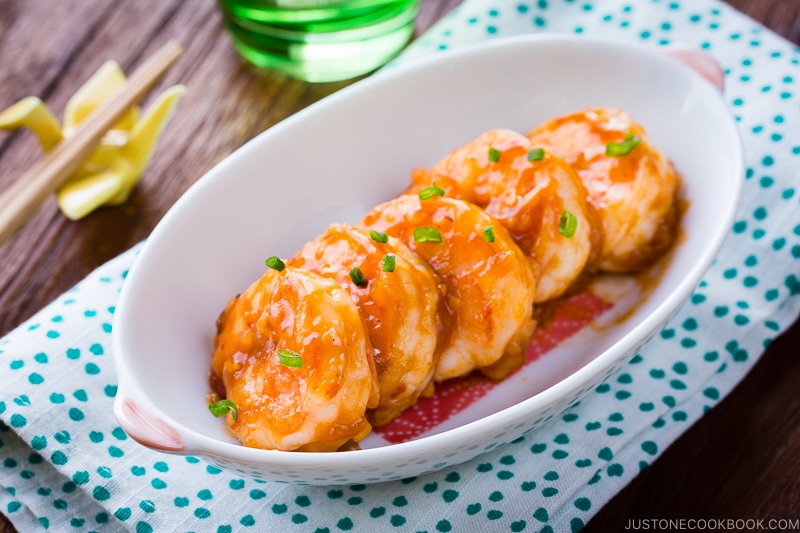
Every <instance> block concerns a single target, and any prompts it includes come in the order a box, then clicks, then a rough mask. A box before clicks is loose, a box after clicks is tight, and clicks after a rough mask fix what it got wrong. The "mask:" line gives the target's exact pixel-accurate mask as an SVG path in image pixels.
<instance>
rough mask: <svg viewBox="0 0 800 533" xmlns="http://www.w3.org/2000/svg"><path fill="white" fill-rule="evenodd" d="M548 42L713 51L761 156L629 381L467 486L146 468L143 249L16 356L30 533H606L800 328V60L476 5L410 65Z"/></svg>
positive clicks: (598, 392) (558, 14)
mask: <svg viewBox="0 0 800 533" xmlns="http://www.w3.org/2000/svg"><path fill="white" fill-rule="evenodd" d="M539 31H553V32H567V33H572V34H580V35H607V36H610V37H614V38H618V39H623V40H627V41H628V42H634V43H639V44H641V45H642V46H650V47H656V48H658V47H663V46H666V45H668V44H671V43H684V44H689V45H694V46H696V47H699V48H702V49H705V50H706V51H708V52H709V53H710V54H712V55H713V56H714V57H715V58H716V59H717V60H718V61H719V62H720V63H721V65H722V66H723V68H724V69H725V72H726V80H725V81H726V92H725V96H724V98H725V99H726V101H727V102H728V104H729V107H730V110H731V112H732V113H733V114H734V115H735V116H736V117H737V120H738V124H739V127H740V132H741V135H742V137H743V139H744V141H745V145H746V146H747V150H746V154H747V158H748V159H747V162H746V163H747V173H746V174H745V176H743V179H744V180H745V191H744V195H743V201H742V204H741V207H740V209H739V211H738V213H737V216H736V218H735V222H734V224H733V226H732V228H731V230H732V231H731V235H730V236H729V238H728V241H727V242H726V244H725V246H724V247H723V248H722V250H721V251H720V253H719V254H718V256H717V258H716V260H715V263H714V265H713V266H712V267H711V269H710V270H709V271H708V272H707V273H706V275H705V277H704V279H703V281H702V282H701V283H700V285H699V286H698V288H697V289H696V291H695V293H694V294H693V295H692V296H691V298H690V300H689V301H688V302H687V303H686V305H685V306H684V307H683V308H682V309H681V311H680V312H679V313H678V314H677V315H676V316H675V317H674V318H673V319H672V320H671V322H670V323H669V324H667V325H666V326H665V327H664V328H663V329H662V330H661V331H660V332H659V334H658V335H656V337H655V338H654V339H653V340H652V341H651V342H650V343H649V344H648V345H646V346H644V347H643V348H641V350H640V351H639V353H638V354H636V355H635V356H634V357H633V358H632V359H631V360H630V361H629V362H627V363H625V364H623V365H622V368H620V369H618V370H617V371H616V372H615V373H613V374H611V375H609V376H607V378H606V379H605V380H604V382H603V383H601V384H599V385H597V386H596V387H594V388H593V389H592V390H590V391H589V392H588V394H587V396H586V397H585V398H584V399H582V400H581V401H580V402H579V403H576V404H573V405H572V406H570V407H568V408H567V409H566V410H565V411H563V412H562V413H560V414H559V415H557V416H555V417H553V418H552V419H551V420H549V421H548V422H546V423H544V425H542V426H541V427H539V428H538V429H536V430H535V431H531V432H529V433H527V434H526V435H524V436H523V437H521V438H519V439H516V440H515V441H514V442H512V443H510V444H507V445H505V446H502V447H499V448H498V449H489V450H486V453H484V455H482V456H480V457H478V458H477V459H475V460H473V461H471V462H468V463H465V464H463V465H460V466H457V467H446V468H444V469H443V470H440V471H438V472H435V473H432V474H428V475H425V476H420V477H417V478H409V479H404V480H400V481H393V482H385V483H378V484H375V485H370V486H369V487H367V486H365V485H340V486H328V487H309V486H292V485H284V484H278V483H270V482H264V481H260V480H256V479H251V478H248V477H246V476H243V475H237V474H236V473H231V472H226V471H223V470H221V469H220V468H218V467H217V466H215V465H213V464H209V463H207V462H206V461H205V460H203V459H202V458H199V457H179V456H172V455H163V454H160V453H157V452H154V451H151V450H148V449H146V448H144V447H142V446H140V445H138V444H137V443H136V442H135V441H134V440H133V439H130V438H128V436H127V435H126V434H125V432H124V431H122V429H121V428H120V427H119V426H118V424H117V423H116V421H115V420H114V418H113V416H112V414H111V412H112V403H113V400H114V397H115V396H116V394H117V382H116V375H115V369H114V364H113V359H112V356H113V348H112V346H111V342H110V341H111V336H110V332H111V331H112V329H113V321H114V312H115V306H116V301H117V298H118V292H119V289H120V287H121V285H122V284H123V281H124V279H125V277H126V276H127V273H128V269H129V268H130V267H131V264H132V263H133V259H134V257H135V255H136V254H137V252H138V247H137V248H134V249H133V250H131V251H130V252H128V253H126V254H124V255H123V256H120V257H119V258H117V259H115V260H114V261H112V262H110V263H108V264H107V265H105V266H103V267H102V268H101V269H99V270H98V271H96V272H94V273H93V274H91V275H90V276H89V277H88V278H87V279H86V280H84V281H83V282H82V283H81V284H79V285H78V286H77V287H75V288H74V289H72V290H71V291H69V292H68V293H66V294H65V295H63V296H62V297H61V298H59V299H58V300H57V301H55V302H53V304H52V305H50V306H49V307H48V308H46V309H45V310H43V311H42V312H40V313H39V314H37V315H36V316H34V317H33V318H31V319H30V320H29V321H28V322H27V323H25V324H23V325H21V326H20V327H19V328H18V329H17V330H15V331H14V332H12V333H11V334H9V335H8V336H7V337H6V338H5V339H2V340H0V379H2V382H3V383H4V387H3V388H2V392H0V485H1V486H2V488H0V510H2V511H3V512H4V513H5V514H6V515H7V516H8V517H9V518H10V519H11V520H12V521H13V522H14V523H15V524H16V525H17V528H18V529H20V530H21V531H28V530H34V529H36V528H41V527H45V528H49V529H51V530H59V531H61V530H75V531H98V532H99V531H113V532H116V531H136V532H143V533H144V532H151V531H211V532H214V531H216V532H218V533H225V532H233V531H265V530H270V531H282V530H286V531H316V532H319V533H323V532H327V533H333V532H341V531H367V530H373V531H399V532H414V531H428V532H433V531H438V532H449V531H476V530H486V531H513V532H523V531H530V532H534V531H536V532H538V531H549V532H554V531H578V530H580V529H581V528H582V527H583V526H584V524H586V523H588V521H589V520H590V519H591V517H592V515H593V514H594V513H596V512H597V511H598V510H599V509H600V508H602V506H603V505H604V504H605V503H606V502H607V501H608V500H609V499H610V498H611V497H612V496H613V495H614V494H615V493H616V492H618V491H619V490H620V489H621V488H622V487H623V486H625V484H626V483H628V482H629V481H630V480H631V479H632V478H633V477H634V476H636V475H637V474H638V472H640V471H641V470H642V469H644V468H646V467H647V465H649V464H651V463H652V461H654V460H655V459H656V458H657V457H658V456H659V454H660V453H662V452H663V451H664V450H665V449H666V448H667V447H669V445H670V443H671V442H672V441H674V440H675V439H676V438H677V437H678V436H679V435H680V434H681V433H682V432H683V431H685V430H686V428H688V427H689V425H690V424H691V423H692V422H693V421H695V420H697V419H698V418H699V417H701V416H702V415H703V414H704V413H705V412H707V411H708V410H709V409H711V408H713V407H714V406H715V405H716V404H717V403H718V402H720V401H721V400H722V399H723V398H724V397H725V395H726V394H727V393H728V392H729V391H730V390H731V389H732V387H733V386H734V385H735V384H736V383H737V382H738V381H739V380H740V379H741V378H742V377H743V376H744V375H745V374H746V373H747V371H748V370H749V369H750V368H751V367H752V366H753V365H754V364H755V362H756V361H757V359H758V356H759V355H760V354H761V353H762V352H763V350H764V349H765V347H766V346H767V345H768V344H769V342H770V341H771V340H772V339H773V338H775V337H776V336H777V335H778V334H779V333H780V332H781V331H782V330H783V329H784V328H786V327H787V326H788V325H789V324H791V323H792V322H793V321H794V320H795V319H796V317H797V315H798V313H799V312H800V298H797V296H798V295H800V274H798V272H800V262H799V261H800V209H798V202H800V197H798V195H797V194H796V192H795V190H796V187H797V185H796V183H794V181H793V177H795V176H796V171H795V169H796V168H797V167H798V165H799V164H800V128H799V127H798V123H797V121H798V118H797V113H796V109H797V107H798V98H800V95H798V94H796V93H797V91H796V90H795V89H794V83H795V81H796V80H797V77H798V75H797V68H798V65H800V51H798V50H797V49H795V48H792V47H790V46H789V45H787V44H786V43H785V42H784V41H782V40H780V39H779V38H776V37H775V36H774V35H772V34H771V33H769V32H768V31H766V30H764V29H762V28H761V27H759V26H758V25H756V24H754V23H753V22H752V21H750V20H748V19H747V18H745V17H744V16H742V15H740V14H738V13H736V12H734V11H733V10H731V9H730V8H728V7H727V6H725V5H723V4H720V3H717V2H714V1H711V0H693V1H692V2H688V1H683V2H677V1H676V2H668V1H666V0H646V1H642V2H632V1H630V0H628V1H619V0H604V1H603V2H598V1H596V0H595V1H589V0H582V1H575V0H466V1H465V2H464V3H463V4H462V5H461V6H460V7H458V8H457V9H456V10H455V11H454V12H453V13H451V15H449V16H448V17H446V18H445V19H444V20H443V21H441V22H440V23H439V24H437V25H436V26H434V27H433V28H432V29H431V30H429V31H428V32H427V33H426V34H425V35H423V36H422V37H421V38H420V39H418V40H417V41H416V43H415V44H414V45H412V46H411V47H410V48H409V50H407V52H406V53H405V54H404V55H403V57H402V58H401V59H400V62H403V61H405V62H409V61H413V60H414V58H415V57H419V56H423V55H425V54H430V53H446V51H447V50H451V49H456V48H459V47H460V46H462V45H464V44H467V43H473V42H476V41H481V40H487V39H496V38H499V37H504V36H510V35H515V34H521V33H533V32H539ZM795 181H796V180H795ZM134 268H135V267H134ZM65 375H69V376H70V379H69V380H65V379H63V376H65ZM492 448H493V447H492Z"/></svg>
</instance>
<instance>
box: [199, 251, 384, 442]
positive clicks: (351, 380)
mask: <svg viewBox="0 0 800 533" xmlns="http://www.w3.org/2000/svg"><path fill="white" fill-rule="evenodd" d="M293 353H294V354H297V355H299V357H295V356H293ZM287 356H288V357H287ZM292 362H295V363H294V364H297V362H299V363H300V368H295V367H293V366H288V365H292ZM213 380H216V381H217V382H221V383H222V385H223V386H224V389H225V393H226V397H227V399H228V400H231V401H232V402H234V403H235V404H236V406H237V408H238V417H237V419H236V420H234V419H233V417H232V415H231V414H228V416H227V422H228V426H229V427H230V429H231V430H232V431H233V433H234V434H235V435H236V437H237V438H238V439H239V440H240V441H241V442H242V444H244V445H245V446H250V447H254V448H264V449H273V450H298V451H334V450H336V449H338V448H339V447H340V446H342V445H343V444H345V443H346V442H348V441H350V440H351V439H352V440H353V441H359V440H361V439H362V438H364V437H365V436H366V435H367V434H368V433H369V432H370V431H371V429H372V428H371V426H370V424H369V422H368V420H367V418H366V410H367V408H368V407H374V406H376V405H377V401H378V388H377V375H376V371H375V365H374V361H373V360H372V346H371V345H370V342H369V338H368V337H367V333H366V327H365V325H364V322H363V320H362V319H361V317H360V316H359V314H358V310H357V309H356V306H355V304H354V303H353V302H352V300H351V299H350V295H349V293H348V292H347V290H345V289H344V288H342V287H341V286H340V285H338V284H337V283H336V282H335V281H333V280H330V279H327V278H323V277H322V276H319V275H317V274H313V273H311V272H307V271H305V270H301V269H297V268H293V267H286V268H285V269H283V270H281V271H276V270H269V271H267V272H266V273H265V274H264V275H263V276H262V277H261V278H260V279H259V280H257V281H256V282H255V283H253V284H252V285H251V286H250V287H249V288H248V289H247V290H246V291H245V292H244V293H243V294H241V295H239V296H237V297H236V298H234V299H233V300H231V302H230V303H229V304H228V306H227V307H226V309H225V310H224V311H223V313H222V314H221V315H220V317H219V319H218V321H217V335H216V336H215V338H214V353H213V359H212V381H213Z"/></svg>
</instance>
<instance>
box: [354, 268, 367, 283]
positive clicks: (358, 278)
mask: <svg viewBox="0 0 800 533" xmlns="http://www.w3.org/2000/svg"><path fill="white" fill-rule="evenodd" d="M350 279H351V280H352V281H353V283H354V284H355V285H357V286H358V287H366V285H367V280H366V279H365V278H364V273H363V272H361V269H360V268H358V267H355V268H354V269H352V270H351V271H350Z"/></svg>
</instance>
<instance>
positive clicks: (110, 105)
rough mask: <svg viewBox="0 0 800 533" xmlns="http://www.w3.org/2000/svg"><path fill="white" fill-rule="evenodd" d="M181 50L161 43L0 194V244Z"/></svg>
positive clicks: (168, 65)
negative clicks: (121, 84)
mask: <svg viewBox="0 0 800 533" xmlns="http://www.w3.org/2000/svg"><path fill="white" fill-rule="evenodd" d="M182 52H183V48H182V47H181V45H180V44H179V43H177V42H175V41H169V42H168V43H167V44H165V45H164V46H163V47H161V48H160V49H159V50H158V51H157V52H156V53H155V54H153V55H152V56H151V57H150V58H149V59H148V60H147V61H145V62H144V63H143V64H142V66H141V67H139V68H138V69H137V70H136V72H134V73H133V75H132V76H131V77H130V78H129V79H128V82H127V83H126V84H125V86H124V87H122V89H120V90H119V92H118V93H117V94H116V95H115V96H114V97H113V98H111V99H109V100H108V101H107V102H105V103H104V104H103V105H101V106H100V107H98V108H97V109H96V110H95V111H94V112H93V113H92V114H91V115H89V117H87V118H86V120H84V121H83V122H81V124H80V125H79V126H78V127H77V128H76V129H75V133H74V134H73V135H71V136H70V137H69V138H67V139H64V140H62V141H61V142H59V143H58V144H57V145H56V146H55V148H53V150H51V151H50V152H49V153H48V154H47V155H46V156H45V157H44V158H43V159H41V160H40V161H39V162H38V163H36V164H35V165H33V166H32V167H31V168H30V169H28V171H27V172H26V173H25V174H23V175H22V176H21V177H20V178H18V179H17V180H16V181H15V182H14V183H12V184H11V186H10V187H8V189H6V190H5V192H3V193H2V194H0V244H3V243H4V242H5V241H6V240H7V239H8V238H10V237H11V236H12V235H13V234H14V232H15V231H16V230H17V229H19V228H20V226H22V225H23V224H24V223H25V221H27V220H28V218H29V217H30V216H31V215H32V214H33V212H34V211H35V210H36V208H37V207H38V206H39V205H40V204H41V203H42V202H43V201H44V199H45V198H47V197H48V196H49V195H50V194H52V193H53V192H55V191H56V190H57V189H58V188H59V187H60V186H61V185H62V184H63V183H64V182H65V181H66V180H67V178H68V177H69V176H70V175H71V174H72V173H73V172H75V170H77V169H78V167H79V166H80V165H81V163H83V162H84V161H85V160H86V158H87V157H88V156H89V155H90V154H91V153H92V151H93V150H94V149H95V148H96V147H97V145H98V143H99V142H100V140H101V139H102V138H103V135H105V133H106V132H107V131H108V130H110V129H111V127H112V126H113V125H114V124H115V123H116V122H117V121H119V120H120V119H121V118H122V116H123V115H124V114H125V112H126V111H127V110H128V109H130V108H131V106H133V105H134V104H135V103H136V102H137V101H138V100H140V99H141V98H142V97H143V96H144V95H145V93H147V91H149V90H150V89H151V88H152V86H153V85H154V84H155V82H156V81H157V80H158V78H159V77H160V76H161V75H162V74H163V73H164V72H166V70H167V69H168V68H169V67H171V66H172V64H173V63H174V62H175V61H176V60H177V59H178V57H179V56H180V55H181V53H182Z"/></svg>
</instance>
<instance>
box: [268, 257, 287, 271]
mask: <svg viewBox="0 0 800 533" xmlns="http://www.w3.org/2000/svg"><path fill="white" fill-rule="evenodd" d="M264 264H266V265H267V266H268V267H270V268H271V269H272V270H277V271H278V272H280V271H281V270H283V269H284V268H286V263H284V262H283V261H281V258H280V257H278V256H275V255H273V256H272V257H270V258H269V259H267V260H266V261H264Z"/></svg>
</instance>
